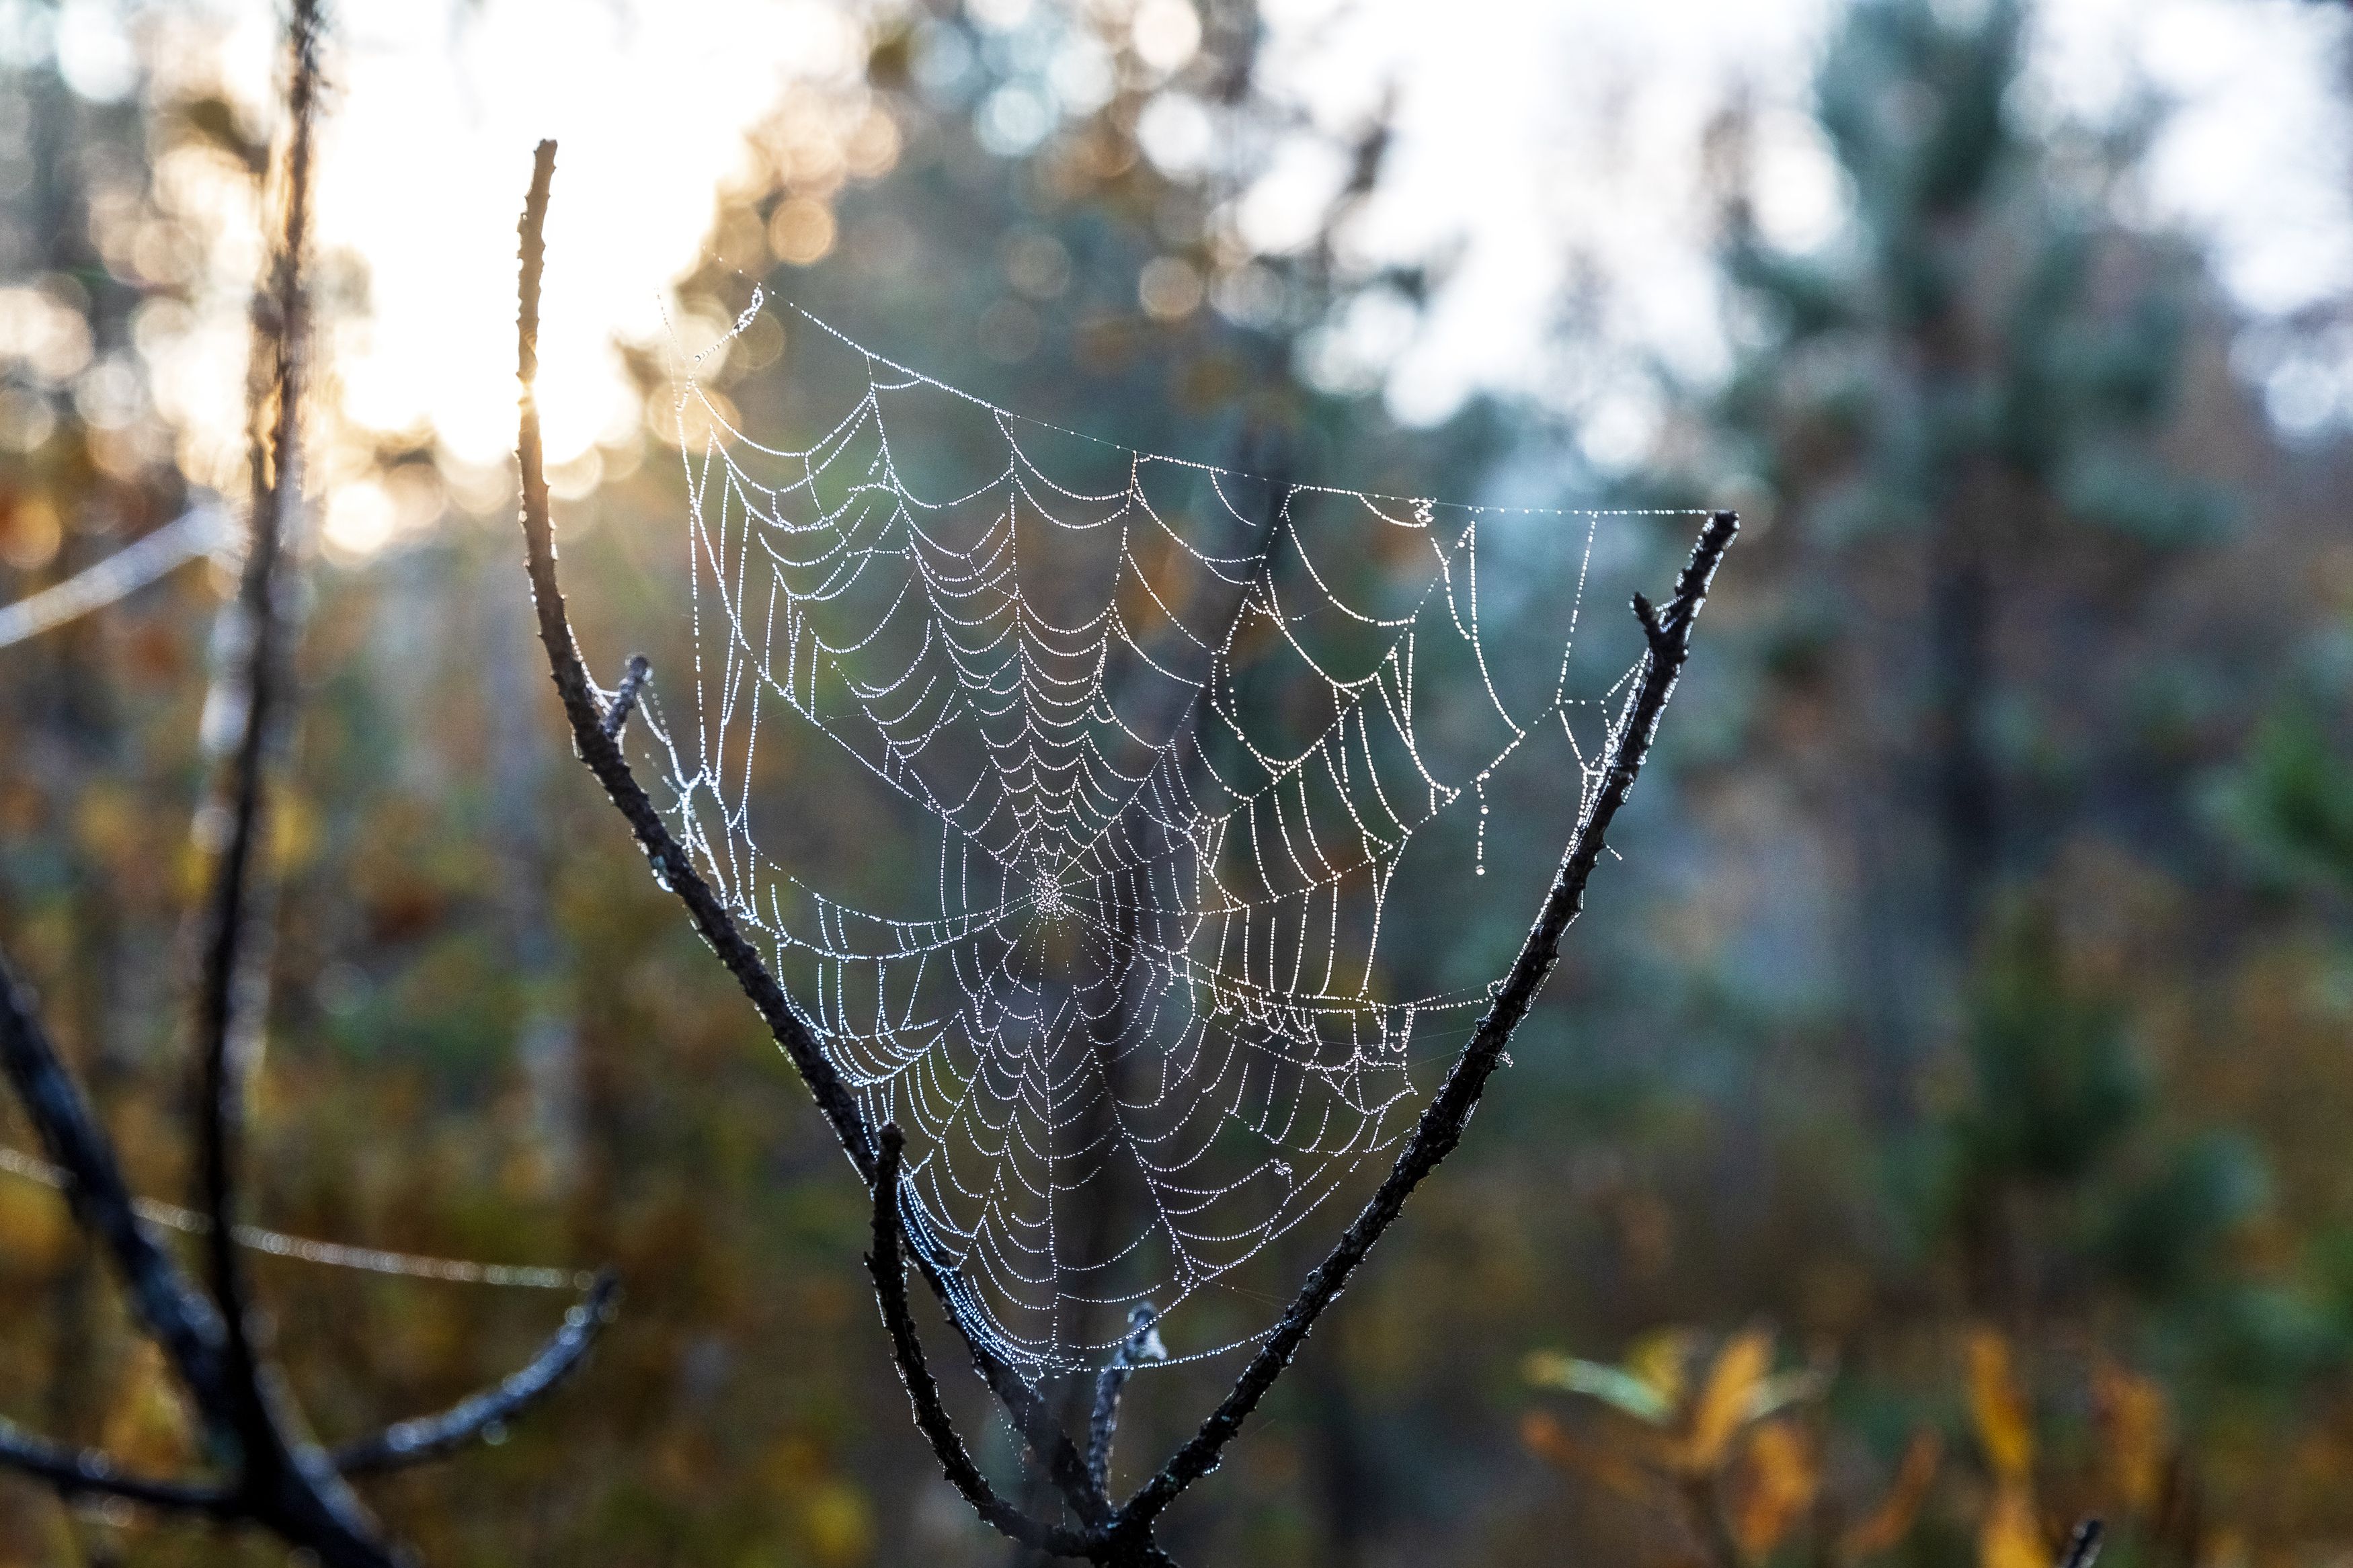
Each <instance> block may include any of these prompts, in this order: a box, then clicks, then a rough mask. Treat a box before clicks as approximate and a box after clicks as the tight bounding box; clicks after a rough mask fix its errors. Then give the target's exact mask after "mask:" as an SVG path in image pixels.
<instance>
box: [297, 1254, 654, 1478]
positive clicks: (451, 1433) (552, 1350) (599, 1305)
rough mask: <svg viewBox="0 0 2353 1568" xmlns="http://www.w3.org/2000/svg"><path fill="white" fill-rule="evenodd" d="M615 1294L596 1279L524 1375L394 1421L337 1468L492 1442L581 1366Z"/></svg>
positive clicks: (606, 1279) (363, 1470) (410, 1461)
mask: <svg viewBox="0 0 2353 1568" xmlns="http://www.w3.org/2000/svg"><path fill="white" fill-rule="evenodd" d="M618 1294H619V1282H618V1281H617V1279H614V1277H613V1273H612V1271H611V1270H610V1269H607V1270H605V1271H604V1272H603V1273H600V1274H598V1275H597V1276H596V1282H595V1283H594V1284H592V1285H590V1286H589V1287H588V1292H587V1294H586V1295H585V1296H583V1297H582V1298H581V1299H580V1302H579V1304H578V1305H577V1306H575V1307H574V1308H573V1309H572V1310H570V1311H568V1312H566V1313H565V1315H564V1326H563V1327H562V1328H561V1329H558V1330H557V1331H555V1335H554V1338H552V1339H550V1340H549V1341H548V1342H547V1343H546V1344H544V1345H543V1346H541V1347H540V1352H539V1353H538V1354H537V1355H535V1356H533V1358H532V1359H531V1361H530V1363H529V1364H527V1365H525V1366H524V1367H523V1369H522V1371H520V1372H518V1373H515V1374H514V1375H513V1376H512V1377H510V1378H508V1379H507V1380H506V1381H505V1382H503V1383H501V1384H499V1385H498V1386H497V1387H496V1388H491V1389H486V1390H484V1391H483V1392H482V1393H480V1394H474V1395H473V1396H471V1397H470V1398H468V1399H464V1400H461V1401H459V1403H458V1404H456V1405H451V1406H450V1407H449V1408H448V1409H447V1410H445V1411H443V1412H441V1414H439V1415H420V1416H417V1417H416V1418H414V1419H412V1420H408V1421H399V1422H396V1423H394V1424H393V1425H392V1426H387V1427H385V1429H384V1430H383V1431H381V1432H379V1433H377V1434H376V1435H375V1436H373V1437H364V1438H362V1439H360V1440H359V1441H358V1442H355V1443H346V1444H344V1445H343V1447H340V1448H337V1449H336V1450H335V1451H334V1452H333V1454H332V1455H331V1456H330V1458H331V1459H332V1463H333V1465H334V1467H335V1468H336V1469H337V1470H339V1471H341V1472H342V1473H343V1474H344V1475H346V1476H359V1475H371V1474H374V1473H375V1472H377V1471H381V1470H396V1469H405V1468H407V1467H408V1466H410V1465H417V1464H422V1463H424V1462H425V1461H426V1460H427V1459H438V1458H442V1457H443V1456H445V1455H448V1454H454V1453H456V1452H457V1451H458V1450H459V1449H460V1448H462V1447H466V1446H467V1445H468V1444H469V1443H471V1442H473V1441H475V1440H476V1439H477V1438H481V1439H491V1438H494V1437H495V1436H497V1435H498V1433H499V1432H501V1430H503V1428H504V1427H505V1426H506V1424H507V1423H508V1422H510V1421H512V1420H513V1419H514V1418H515V1417H516V1416H518V1415H522V1413H523V1412H524V1411H525V1410H527V1409H529V1408H530V1407H531V1406H532V1405H536V1404H538V1403H539V1401H540V1400H542V1399H543V1398H545V1397H546V1396H547V1395H548V1394H550V1393H551V1392H553V1391H554V1388H555V1385H556V1384H559V1383H561V1382H563V1381H564V1379H565V1377H567V1376H569V1375H570V1374H571V1372H572V1369H573V1368H574V1367H575V1366H578V1365H579V1364H580V1363H581V1361H582V1359H583V1358H584V1357H586V1355H587V1353H588V1350H589V1347H590V1346H592V1345H594V1344H595V1343H596V1335H597V1333H598V1331H600V1330H602V1329H603V1328H604V1326H605V1325H606V1324H607V1323H608V1322H610V1321H612V1318H613V1308H614V1303H615V1299H616V1297H617V1295H618Z"/></svg>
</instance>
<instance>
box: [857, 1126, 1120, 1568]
mask: <svg viewBox="0 0 2353 1568" xmlns="http://www.w3.org/2000/svg"><path fill="white" fill-rule="evenodd" d="M878 1142H879V1143H880V1145H881V1155H880V1158H879V1159H878V1161H877V1162H876V1169H875V1173H874V1250H873V1251H872V1252H871V1253H869V1254H868V1255H867V1258H866V1268H867V1272H868V1273H869V1274H871V1276H872V1277H873V1279H874V1300H875V1304H876V1305H877V1306H878V1307H880V1308H881V1311H882V1326H883V1327H884V1328H885V1329H887V1330H889V1331H890V1334H891V1354H892V1359H893V1360H894V1361H896V1362H897V1363H898V1364H899V1381H900V1382H901V1383H902V1384H905V1385H906V1388H907V1399H908V1401H909V1403H910V1404H911V1405H913V1407H914V1415H915V1428H916V1430H917V1431H919V1432H921V1433H923V1440H924V1441H925V1442H926V1443H929V1444H930V1445H931V1448H932V1453H933V1455H934V1457H936V1458H938V1460H939V1461H940V1468H941V1469H942V1470H944V1471H945V1472H946V1474H947V1478H948V1481H949V1484H951V1485H952V1486H954V1487H955V1489H956V1490H957V1491H958V1492H959V1493H961V1494H962V1495H963V1498H964V1500H965V1501H966V1502H967V1503H970V1504H971V1505H972V1510H973V1511H974V1512H975V1513H976V1514H978V1515H980V1517H981V1518H982V1519H983V1520H985V1521H987V1522H988V1523H989V1524H990V1525H992V1526H994V1527H995V1528H996V1529H997V1530H998V1531H1002V1532H1003V1533H1004V1534H1006V1535H1008V1536H1009V1537H1011V1538H1012V1539H1013V1540H1015V1541H1018V1542H1021V1543H1022V1544H1023V1545H1025V1546H1034V1547H1037V1548H1039V1550H1041V1551H1045V1552H1052V1553H1054V1554H1055V1555H1057V1556H1062V1557H1082V1556H1084V1555H1086V1554H1087V1542H1086V1541H1085V1539H1084V1538H1082V1537H1081V1536H1079V1535H1077V1534H1074V1533H1073V1532H1071V1531H1067V1530H1062V1529H1060V1528H1058V1527H1056V1526H1053V1525H1050V1524H1045V1523H1041V1522H1040V1521H1037V1520H1034V1519H1031V1518H1030V1517H1029V1515H1028V1514H1025V1513H1023V1512H1022V1511H1021V1510H1019V1509H1018V1508H1015V1507H1014V1506H1013V1505H1012V1504H1011V1503H1009V1502H1007V1501H1006V1500H1004V1499H1003V1498H1001V1497H998V1496H997V1491H996V1489H994V1488H993V1487H991V1486H990V1485H989V1484H988V1478H987V1477H986V1476H984V1475H982V1474H981V1473H980V1467H979V1466H978V1465H976V1464H975V1463H974V1462H973V1458H972V1453H971V1451H970V1450H969V1449H967V1448H966V1447H965V1445H964V1438H963V1437H962V1436H959V1435H958V1434H957V1432H956V1429H955V1421H954V1420H953V1419H951V1418H950V1417H949V1415H948V1412H947V1406H946V1405H944V1404H942V1403H941V1402H940V1385H939V1383H938V1380H936V1379H935V1378H934V1377H933V1376H932V1372H931V1368H930V1367H929V1366H928V1365H927V1364H926V1363H924V1360H923V1341H922V1339H921V1338H920V1337H919V1336H918V1335H917V1333H916V1331H915V1318H914V1313H913V1310H911V1309H910V1308H909V1306H908V1302H907V1263H906V1258H905V1255H904V1253H903V1252H902V1248H901V1245H900V1243H901V1232H900V1220H899V1202H900V1199H901V1197H902V1191H901V1187H900V1182H899V1162H900V1156H901V1155H902V1152H904V1151H905V1148H906V1140H905V1139H904V1138H903V1137H902V1135H901V1134H900V1131H899V1129H898V1127H897V1126H896V1125H895V1124H893V1123H892V1122H888V1121H886V1122H884V1123H883V1124H882V1131H881V1135H880V1138H879V1139H878Z"/></svg>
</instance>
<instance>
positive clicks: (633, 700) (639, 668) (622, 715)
mask: <svg viewBox="0 0 2353 1568" xmlns="http://www.w3.org/2000/svg"><path fill="white" fill-rule="evenodd" d="M653 673H654V667H653V663H652V661H651V660H649V658H646V656H645V655H644V654H641V653H633V654H631V655H630V656H629V662H628V668H626V669H624V670H623V671H622V672H621V684H620V688H619V689H617V690H616V691H615V692H614V693H613V705H612V706H611V707H610V708H607V709H606V710H605V721H604V723H603V724H601V725H600V726H598V727H599V728H600V729H602V730H603V731H605V738H606V739H607V740H608V741H611V740H617V739H619V738H620V733H621V726H622V725H624V724H627V723H628V721H629V710H630V709H632V708H634V707H636V706H637V705H638V691H639V690H641V689H643V688H644V686H645V684H646V682H647V681H649V680H650V679H653Z"/></svg>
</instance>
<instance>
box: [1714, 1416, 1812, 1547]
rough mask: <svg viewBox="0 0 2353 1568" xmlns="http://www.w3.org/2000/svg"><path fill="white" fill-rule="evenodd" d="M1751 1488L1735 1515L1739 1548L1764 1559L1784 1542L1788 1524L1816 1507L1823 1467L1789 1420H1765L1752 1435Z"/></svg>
mask: <svg viewBox="0 0 2353 1568" xmlns="http://www.w3.org/2000/svg"><path fill="white" fill-rule="evenodd" d="M1747 1469H1748V1486H1747V1489H1746V1491H1745V1492H1744V1493H1743V1494H1742V1496H1741V1499H1740V1508H1739V1511H1738V1512H1737V1513H1736V1515H1735V1516H1734V1519H1733V1536H1734V1539H1735V1540H1736V1541H1737V1542H1739V1543H1740V1550H1741V1551H1742V1552H1744V1553H1746V1555H1747V1556H1749V1557H1751V1558H1761V1557H1764V1556H1766V1555H1767V1553H1769V1552H1771V1551H1772V1550H1773V1549H1774V1548H1775V1547H1777V1546H1778V1545H1780V1544H1781V1542H1782V1540H1783V1538H1784V1537H1786V1536H1787V1535H1788V1533H1789V1527H1790V1526H1791V1525H1793V1524H1795V1523H1797V1522H1798V1521H1799V1519H1800V1518H1802V1517H1803V1516H1804V1514H1805V1512H1806V1510H1808V1509H1810V1508H1811V1507H1813V1505H1814V1494H1815V1493H1816V1492H1817V1491H1819V1490H1820V1489H1821V1479H1822V1478H1821V1468H1820V1465H1819V1464H1818V1463H1817V1462H1816V1456H1815V1453H1814V1449H1813V1446H1812V1445H1811V1444H1810V1443H1808V1442H1807V1441H1806V1439H1805V1437H1804V1436H1803V1435H1802V1434H1800V1433H1799V1430H1798V1428H1797V1426H1795V1425H1794V1424H1792V1423H1790V1422H1788V1421H1767V1422H1765V1423H1764V1424H1763V1425H1761V1426H1757V1427H1756V1428H1754V1429H1753V1430H1752V1432H1751V1434H1750V1436H1749V1438H1748V1465H1747Z"/></svg>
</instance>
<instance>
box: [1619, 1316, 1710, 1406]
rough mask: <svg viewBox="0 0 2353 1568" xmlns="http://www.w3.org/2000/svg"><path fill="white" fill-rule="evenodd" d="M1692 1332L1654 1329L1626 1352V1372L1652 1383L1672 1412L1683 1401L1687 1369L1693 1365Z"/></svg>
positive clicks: (1652, 1386)
mask: <svg viewBox="0 0 2353 1568" xmlns="http://www.w3.org/2000/svg"><path fill="white" fill-rule="evenodd" d="M1695 1337H1696V1336H1694V1334H1693V1333H1692V1331H1690V1330H1689V1329H1654V1330H1652V1331H1651V1332H1649V1333H1647V1334H1644V1335H1643V1336H1642V1337H1641V1339H1639V1340H1636V1341H1635V1342H1633V1343H1632V1344H1631V1345H1630V1346H1628V1347H1627V1350H1626V1370H1627V1371H1628V1372H1630V1373H1633V1374H1634V1375H1635V1376H1636V1377H1638V1378H1640V1379H1641V1380H1642V1382H1644V1383H1646V1384H1649V1385H1650V1386H1651V1390H1652V1391H1653V1392H1654V1393H1656V1394H1658V1396H1659V1399H1660V1402H1661V1403H1662V1404H1663V1405H1666V1406H1667V1408H1669V1409H1670V1410H1672V1409H1673V1408H1675V1407H1676V1406H1677V1405H1681V1404H1683V1376H1684V1369H1685V1368H1686V1367H1688V1366H1689V1365H1690V1363H1691V1352H1692V1341H1693V1340H1694V1338H1695Z"/></svg>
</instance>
